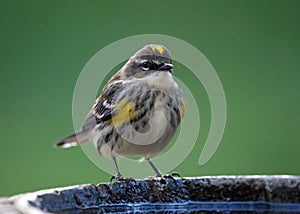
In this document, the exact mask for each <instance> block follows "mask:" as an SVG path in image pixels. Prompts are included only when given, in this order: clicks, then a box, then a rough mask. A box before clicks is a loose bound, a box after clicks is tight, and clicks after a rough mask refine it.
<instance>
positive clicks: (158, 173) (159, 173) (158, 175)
mask: <svg viewBox="0 0 300 214" xmlns="http://www.w3.org/2000/svg"><path fill="white" fill-rule="evenodd" d="M147 161H148V163H149V164H150V166H151V167H152V169H153V170H154V172H155V173H156V177H162V176H163V174H162V172H161V171H160V170H159V169H158V168H157V167H156V166H155V165H154V163H153V162H152V161H151V160H150V159H147Z"/></svg>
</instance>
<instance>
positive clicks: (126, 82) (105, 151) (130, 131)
mask: <svg viewBox="0 0 300 214" xmlns="http://www.w3.org/2000/svg"><path fill="white" fill-rule="evenodd" d="M186 103H187V102H186V100H185V98H184V95H183V91H182V89H181V88H180V87H179V86H178V84H177V83H176V82H175V80H174V78H173V64H172V58H171V53H170V51H169V50H168V49H167V48H166V47H165V46H164V45H160V44H148V45H146V46H144V47H143V48H141V49H140V50H138V51H137V52H136V53H135V54H134V55H133V56H132V57H130V59H129V60H128V61H127V62H126V63H125V65H124V66H123V67H122V68H121V69H120V70H119V71H118V72H116V73H115V74H114V75H113V76H112V77H111V79H110V80H109V81H108V82H107V84H106V85H105V86H104V88H103V90H102V93H101V95H100V96H99V97H98V98H97V99H96V101H95V103H94V105H93V107H92V108H91V110H90V111H89V112H88V114H87V116H86V118H85V120H84V122H83V125H82V127H81V128H80V129H79V130H78V131H76V132H75V133H74V134H71V135H69V136H67V137H66V138H64V139H63V140H61V141H59V142H57V143H56V144H55V146H56V147H63V148H67V147H72V146H76V145H79V144H83V143H86V142H90V141H91V142H93V143H94V145H95V148H96V149H97V150H98V152H99V154H100V155H104V156H105V157H108V158H111V159H112V160H113V163H114V167H115V171H116V173H115V174H114V175H112V178H114V179H116V180H117V181H121V180H124V179H125V178H124V177H123V176H122V174H121V172H120V169H119V167H118V164H117V159H118V158H119V157H122V156H124V157H130V156H137V157H140V158H141V160H144V161H148V163H149V164H150V166H151V167H152V169H153V170H154V172H155V175H156V176H157V177H162V176H163V175H164V174H163V173H162V172H161V171H160V170H159V168H158V167H156V165H155V164H154V163H153V161H152V159H153V158H155V157H156V156H158V155H159V154H160V153H161V152H162V151H163V150H164V148H165V147H166V146H167V145H168V144H169V143H170V141H171V139H172V137H173V136H174V134H175V132H176V130H177V128H178V126H179V124H180V121H181V120H182V118H183V116H184V113H185V111H186V105H187V104H186Z"/></svg>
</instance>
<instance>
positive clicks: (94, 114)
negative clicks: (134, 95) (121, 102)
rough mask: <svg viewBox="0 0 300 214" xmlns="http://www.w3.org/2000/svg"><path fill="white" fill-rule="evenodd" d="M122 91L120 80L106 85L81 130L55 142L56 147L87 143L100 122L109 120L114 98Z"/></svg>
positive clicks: (122, 83)
mask: <svg viewBox="0 0 300 214" xmlns="http://www.w3.org/2000/svg"><path fill="white" fill-rule="evenodd" d="M123 89H124V82H123V81H121V80H118V81H113V82H111V83H108V84H107V85H106V87H105V88H104V89H103V91H102V94H101V96H100V97H99V98H98V99H97V100H96V102H95V104H94V106H93V108H92V110H91V111H90V112H89V113H88V115H87V117H86V118H85V121H84V123H83V126H82V128H81V129H80V130H79V131H77V132H76V133H74V134H72V135H70V136H68V137H66V138H64V139H63V140H61V141H59V142H57V143H56V144H55V145H56V146H57V147H71V146H76V145H78V144H80V143H84V142H87V141H88V140H89V137H90V132H91V131H92V130H93V129H94V128H95V126H96V125H97V124H99V123H101V122H106V121H108V120H111V118H112V115H113V108H114V107H115V104H114V100H115V96H116V95H117V94H118V93H119V92H120V91H121V90H123Z"/></svg>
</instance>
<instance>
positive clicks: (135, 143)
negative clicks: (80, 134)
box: [94, 107, 178, 158]
mask: <svg viewBox="0 0 300 214" xmlns="http://www.w3.org/2000/svg"><path fill="white" fill-rule="evenodd" d="M177 125H178V124H177ZM177 125H176V127H174V125H173V124H171V115H170V111H169V109H167V108H165V107H164V108H156V110H155V111H153V112H152V115H148V120H138V121H131V122H126V123H124V124H122V125H121V126H119V127H115V128H114V130H113V136H112V137H111V139H110V140H109V141H108V142H105V138H103V137H102V140H101V142H99V140H98V142H97V143H96V145H97V148H98V151H99V152H100V153H101V154H103V155H105V156H109V157H112V156H118V155H121V156H140V157H143V158H152V157H155V156H157V155H158V154H159V153H160V152H161V151H162V150H163V149H164V148H165V147H166V146H167V145H168V144H169V142H170V140H171V139H172V137H173V135H174V133H175V131H176V128H177ZM102 131H104V130H102ZM102 136H106V135H105V134H102ZM94 142H95V141H94ZM99 145H100V146H99Z"/></svg>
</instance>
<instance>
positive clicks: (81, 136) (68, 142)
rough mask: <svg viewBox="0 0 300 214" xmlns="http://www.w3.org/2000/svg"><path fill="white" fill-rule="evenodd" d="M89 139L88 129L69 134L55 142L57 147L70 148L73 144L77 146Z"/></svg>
mask: <svg viewBox="0 0 300 214" xmlns="http://www.w3.org/2000/svg"><path fill="white" fill-rule="evenodd" d="M88 140H89V136H88V133H87V132H86V131H78V132H76V133H74V134H71V135H69V136H68V137H66V138H64V139H63V140H61V141H59V142H57V143H56V144H54V146H55V147H62V148H69V147H72V146H77V145H79V144H81V143H85V142H87V141H88Z"/></svg>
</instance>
